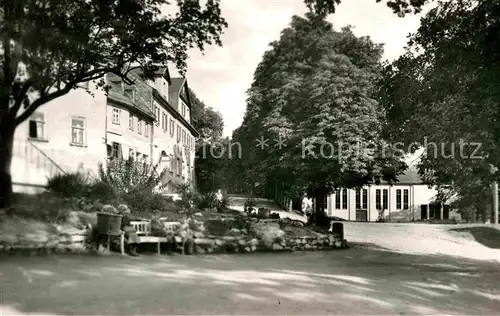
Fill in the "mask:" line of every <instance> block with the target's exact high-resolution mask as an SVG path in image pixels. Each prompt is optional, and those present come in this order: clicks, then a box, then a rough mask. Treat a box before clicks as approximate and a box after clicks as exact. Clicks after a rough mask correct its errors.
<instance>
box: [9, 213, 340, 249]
mask: <svg viewBox="0 0 500 316" xmlns="http://www.w3.org/2000/svg"><path fill="white" fill-rule="evenodd" d="M1 224H2V226H3V227H2V228H3V229H2V231H0V254H28V255H33V254H40V255H42V254H50V253H86V252H89V251H91V248H92V247H91V245H90V243H89V240H90V238H87V237H88V236H89V234H90V233H91V230H88V229H76V228H73V227H67V226H58V225H49V224H44V223H39V222H28V221H23V220H12V221H10V220H8V221H6V222H2V223H1ZM269 226H272V225H269ZM269 226H268V224H266V225H265V227H269ZM276 229H277V228H276ZM280 233H282V235H280V236H278V237H271V238H265V237H263V238H260V237H259V238H255V237H253V236H250V235H249V234H248V232H247V231H246V230H238V229H234V228H233V229H232V230H231V231H230V232H229V233H228V234H229V235H230V236H225V237H219V236H212V235H204V234H203V233H202V232H197V233H194V234H193V235H194V243H195V253H198V254H205V253H207V254H208V253H214V254H215V253H248V252H255V251H297V250H329V249H339V248H347V243H346V241H345V240H341V239H340V237H339V236H337V235H320V236H316V237H312V236H308V237H295V236H291V235H285V233H284V232H283V231H281V232H280Z"/></svg>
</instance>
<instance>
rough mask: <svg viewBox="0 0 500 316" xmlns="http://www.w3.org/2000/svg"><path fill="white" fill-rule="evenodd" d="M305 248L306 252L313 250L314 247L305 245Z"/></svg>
mask: <svg viewBox="0 0 500 316" xmlns="http://www.w3.org/2000/svg"><path fill="white" fill-rule="evenodd" d="M304 248H305V249H306V250H311V249H312V246H311V245H309V244H305V245H304Z"/></svg>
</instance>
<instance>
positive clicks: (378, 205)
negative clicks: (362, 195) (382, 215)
mask: <svg viewBox="0 0 500 316" xmlns="http://www.w3.org/2000/svg"><path fill="white" fill-rule="evenodd" d="M375 208H376V209H377V210H381V209H382V192H381V191H380V189H377V190H376V191H375Z"/></svg>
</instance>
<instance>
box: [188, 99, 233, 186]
mask: <svg viewBox="0 0 500 316" xmlns="http://www.w3.org/2000/svg"><path fill="white" fill-rule="evenodd" d="M191 106H192V108H191V123H192V124H193V126H194V128H195V129H196V130H197V131H198V132H199V133H200V138H199V139H198V141H197V144H196V161H195V174H196V183H197V188H198V190H199V191H201V192H209V191H214V190H217V189H220V188H222V187H224V185H225V182H226V178H227V170H228V168H229V166H228V160H227V158H228V157H227V153H224V152H222V151H223V150H227V148H228V146H227V144H226V143H227V141H226V140H224V139H222V133H223V131H224V120H223V118H222V115H221V113H219V112H217V111H215V110H214V109H213V108H211V107H208V106H206V105H205V103H204V102H203V101H201V100H200V99H199V98H198V97H197V96H196V94H195V93H194V92H193V91H191ZM215 144H217V145H216V146H214V147H213V148H211V147H212V146H213V145H215Z"/></svg>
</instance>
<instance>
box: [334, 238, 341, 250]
mask: <svg viewBox="0 0 500 316" xmlns="http://www.w3.org/2000/svg"><path fill="white" fill-rule="evenodd" d="M335 247H336V248H340V247H342V242H341V241H340V240H336V241H335Z"/></svg>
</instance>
